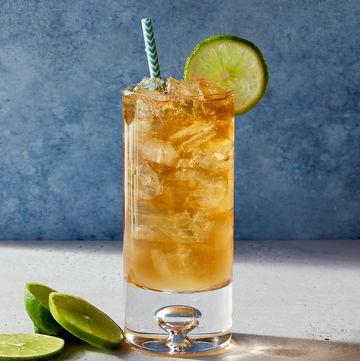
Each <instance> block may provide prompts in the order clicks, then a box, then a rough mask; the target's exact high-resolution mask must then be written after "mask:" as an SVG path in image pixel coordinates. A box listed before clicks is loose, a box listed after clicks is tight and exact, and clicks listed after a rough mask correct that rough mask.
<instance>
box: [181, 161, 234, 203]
mask: <svg viewBox="0 0 360 361" xmlns="http://www.w3.org/2000/svg"><path fill="white" fill-rule="evenodd" d="M175 178H176V179H177V180H179V181H181V182H183V184H184V185H183V189H185V192H187V193H188V194H187V196H188V198H189V203H190V204H191V203H194V202H196V205H197V206H198V207H200V208H216V207H219V206H220V205H221V206H222V207H225V204H223V201H226V200H227V197H226V196H227V194H228V181H227V179H226V177H225V176H223V175H219V174H213V173H209V172H205V171H202V170H200V169H186V168H183V169H179V170H177V171H176V173H175ZM226 207H228V205H226ZM226 209H227V208H226Z"/></svg>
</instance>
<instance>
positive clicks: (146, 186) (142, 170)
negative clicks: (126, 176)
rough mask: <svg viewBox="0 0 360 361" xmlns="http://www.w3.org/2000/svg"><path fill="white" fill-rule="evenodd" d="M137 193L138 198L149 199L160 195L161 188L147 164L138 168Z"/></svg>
mask: <svg viewBox="0 0 360 361" xmlns="http://www.w3.org/2000/svg"><path fill="white" fill-rule="evenodd" d="M137 179H138V192H139V196H140V198H143V199H151V198H154V197H156V196H157V195H159V194H161V192H162V189H163V186H162V183H161V181H160V179H159V177H158V175H157V174H156V172H155V171H154V170H153V169H152V168H151V167H150V166H149V165H147V164H143V165H140V166H139V167H138V177H137Z"/></svg>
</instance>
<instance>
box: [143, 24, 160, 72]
mask: <svg viewBox="0 0 360 361" xmlns="http://www.w3.org/2000/svg"><path fill="white" fill-rule="evenodd" d="M141 26H142V30H143V34H144V42H145V52H146V55H147V60H148V64H149V71H150V78H160V67H159V60H158V56H157V51H156V44H155V37H154V31H153V25H152V20H151V18H145V19H142V20H141Z"/></svg>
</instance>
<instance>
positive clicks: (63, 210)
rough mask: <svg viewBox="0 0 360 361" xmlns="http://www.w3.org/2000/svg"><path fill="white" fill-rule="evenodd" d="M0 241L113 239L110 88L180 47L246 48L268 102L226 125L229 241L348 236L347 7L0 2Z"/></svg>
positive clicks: (356, 179)
mask: <svg viewBox="0 0 360 361" xmlns="http://www.w3.org/2000/svg"><path fill="white" fill-rule="evenodd" d="M0 4H1V8H0V238H1V239H120V238H121V231H122V225H121V218H122V215H121V206H122V201H121V103H120V95H119V89H120V88H121V87H122V86H123V85H124V84H126V83H130V82H137V81H139V79H140V78H141V77H142V75H144V74H147V65H146V57H145V54H144V51H143V43H142V41H143V40H142V34H141V26H140V19H141V18H142V17H145V16H151V17H153V20H154V27H155V35H156V40H157V45H158V52H159V59H160V65H161V70H162V74H163V76H168V75H173V76H176V77H180V76H181V75H182V68H183V64H184V61H185V59H186V57H187V55H188V54H189V52H190V51H191V49H192V47H193V46H194V45H195V44H196V43H197V42H199V41H200V40H202V39H204V38H205V37H208V36H211V35H215V34H218V33H232V34H236V35H239V36H242V37H245V38H248V39H250V40H252V41H253V42H255V43H256V44H257V45H258V46H259V47H260V48H261V49H262V50H263V52H264V54H265V56H266V59H267V61H268V64H269V67H270V73H271V82H270V87H269V91H268V94H267V96H266V98H265V99H264V100H263V102H262V103H261V104H260V105H259V106H258V107H257V108H256V109H254V110H252V111H251V112H250V113H248V114H247V115H245V116H243V117H241V118H238V119H237V123H236V126H237V129H236V130H237V132H236V141H237V145H236V199H235V204H236V216H235V223H236V228H235V237H236V238H237V239H315V238H316V239H333V238H360V116H359V114H360V113H359V103H360V102H359V101H360V65H359V59H360V23H359V22H360V20H359V19H360V1H358V0H353V1H351V0H348V1H338V0H336V1H332V0H327V1H315V0H313V1H309V0H305V1H296V0H292V1H290V0H289V1H285V0H247V1H239V0H238V1H237V0H229V1H219V0H216V1H204V0H202V1H193V0H181V1H179V0H178V1H167V0H164V1H146V0H141V1H124V0H122V1H119V0H102V1H100V0H98V1H95V0H76V1H73V0H68V1H64V0H57V1H55V0H52V1H49V0H39V1H34V0H23V1H17V0H1V1H0Z"/></svg>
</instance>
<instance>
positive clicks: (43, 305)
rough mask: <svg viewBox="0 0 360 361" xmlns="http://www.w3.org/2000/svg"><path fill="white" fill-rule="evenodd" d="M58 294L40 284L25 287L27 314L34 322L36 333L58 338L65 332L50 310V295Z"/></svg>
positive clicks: (28, 284)
mask: <svg viewBox="0 0 360 361" xmlns="http://www.w3.org/2000/svg"><path fill="white" fill-rule="evenodd" d="M51 292H56V291H55V290H53V289H52V288H50V287H47V286H44V285H41V284H39V283H35V282H32V283H27V284H26V285H25V293H24V301H25V308H26V312H27V313H28V315H29V317H30V318H31V320H32V321H33V322H34V330H35V332H36V333H44V334H46V335H50V336H58V335H61V334H62V333H64V332H65V330H64V328H63V327H61V326H60V325H59V324H58V323H57V322H56V321H55V319H54V317H53V316H52V315H51V313H50V310H49V295H50V293H51Z"/></svg>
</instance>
